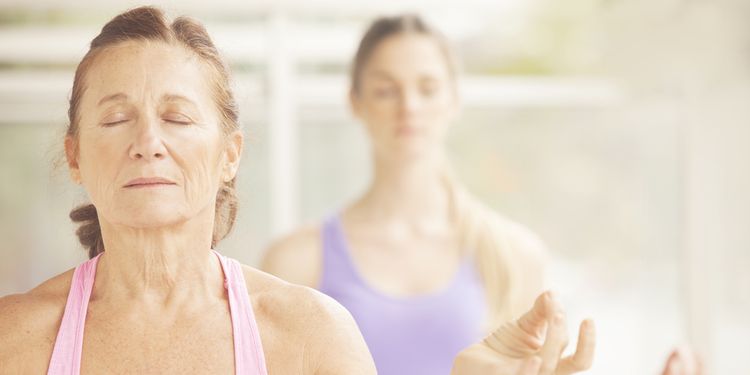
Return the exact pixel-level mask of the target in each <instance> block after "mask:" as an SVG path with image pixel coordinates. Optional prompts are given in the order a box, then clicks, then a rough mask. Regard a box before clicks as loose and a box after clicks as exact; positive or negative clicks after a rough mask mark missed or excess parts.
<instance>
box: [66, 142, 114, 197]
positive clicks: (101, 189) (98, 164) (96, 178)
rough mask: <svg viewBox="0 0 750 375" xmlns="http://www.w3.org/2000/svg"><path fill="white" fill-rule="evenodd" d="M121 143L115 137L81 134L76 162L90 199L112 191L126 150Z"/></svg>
mask: <svg viewBox="0 0 750 375" xmlns="http://www.w3.org/2000/svg"><path fill="white" fill-rule="evenodd" d="M121 143H122V142H120V141H118V139H117V138H115V137H106V136H101V135H99V134H92V135H88V136H86V135H81V139H80V143H79V159H78V162H79V167H80V170H81V179H82V182H83V185H84V187H85V188H86V190H87V192H88V193H89V195H91V196H92V199H95V200H96V198H98V197H102V198H103V197H106V196H107V195H111V194H112V193H113V191H114V186H115V185H116V180H117V173H118V171H119V170H120V164H121V162H122V160H123V155H125V152H126V151H125V150H124V149H123V146H122V144H121ZM99 200H101V199H99Z"/></svg>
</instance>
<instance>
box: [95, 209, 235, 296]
mask: <svg viewBox="0 0 750 375" xmlns="http://www.w3.org/2000/svg"><path fill="white" fill-rule="evenodd" d="M100 223H101V230H102V239H103V240H104V248H105V252H104V254H102V257H101V258H100V261H99V266H98V267H97V268H98V270H97V279H99V280H101V281H100V282H97V291H98V293H97V294H99V295H102V296H107V297H126V298H128V299H131V300H132V299H142V300H146V301H149V302H155V303H161V304H165V305H166V304H170V303H174V302H178V301H187V300H189V299H193V298H196V297H200V296H212V295H216V294H217V293H221V292H222V290H221V289H220V288H221V285H222V284H223V274H222V272H221V268H220V267H221V266H220V265H219V261H218V259H217V258H216V256H215V255H214V254H213V253H212V252H211V251H210V249H211V235H212V230H213V212H212V211H209V212H205V213H201V214H199V215H198V216H196V217H194V218H191V219H189V220H187V221H184V222H179V223H176V224H173V225H169V226H164V227H157V228H132V227H127V226H122V225H116V224H112V223H108V222H106V221H104V220H102V219H101V218H100ZM217 286H218V288H217Z"/></svg>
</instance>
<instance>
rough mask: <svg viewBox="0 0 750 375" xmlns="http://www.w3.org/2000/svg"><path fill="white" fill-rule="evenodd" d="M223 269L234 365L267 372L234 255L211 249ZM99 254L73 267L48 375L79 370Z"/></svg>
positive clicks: (246, 371)
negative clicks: (232, 338)
mask: <svg viewBox="0 0 750 375" xmlns="http://www.w3.org/2000/svg"><path fill="white" fill-rule="evenodd" d="M214 254H216V256H217V257H218V258H219V262H220V263H221V268H222V270H223V271H224V286H225V288H226V289H227V294H228V296H229V313H230V315H231V317H232V333H233V336H234V366H235V371H236V373H237V374H243V375H245V374H252V375H256V374H260V375H266V374H267V373H268V372H267V370H266V362H265V359H264V357H263V347H262V346H261V343H260V335H259V334H258V326H257V324H256V323H255V315H254V314H253V308H252V305H251V304H250V297H249V296H248V294H247V287H246V284H245V277H244V276H243V274H242V267H241V266H240V264H239V262H237V261H236V260H234V259H231V258H227V257H225V256H223V255H221V254H219V253H217V252H215V251H214ZM100 256H101V254H99V255H97V256H96V257H94V258H92V259H90V260H88V261H87V262H85V263H83V264H81V265H79V266H78V267H76V269H75V271H74V272H73V280H72V282H71V283H70V292H69V293H68V301H67V303H66V304H65V313H64V314H63V318H62V323H61V324H60V330H59V331H58V332H57V339H56V340H55V347H54V349H53V350H52V359H51V360H50V363H49V369H48V371H47V374H48V375H74V374H79V373H80V372H81V349H82V347H83V328H84V323H85V322H86V310H87V308H88V304H89V298H90V297H91V289H92V288H93V286H94V276H95V275H96V264H97V262H98V261H99V257H100Z"/></svg>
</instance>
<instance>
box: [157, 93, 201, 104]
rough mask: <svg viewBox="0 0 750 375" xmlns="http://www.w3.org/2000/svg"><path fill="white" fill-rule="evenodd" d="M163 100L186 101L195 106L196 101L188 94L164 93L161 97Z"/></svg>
mask: <svg viewBox="0 0 750 375" xmlns="http://www.w3.org/2000/svg"><path fill="white" fill-rule="evenodd" d="M161 100H162V101H165V102H186V103H188V104H191V105H193V106H195V102H194V101H192V100H190V99H189V98H188V97H186V96H182V95H177V94H164V95H163V96H162V97H161Z"/></svg>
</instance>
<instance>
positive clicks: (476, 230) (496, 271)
mask: <svg viewBox="0 0 750 375" xmlns="http://www.w3.org/2000/svg"><path fill="white" fill-rule="evenodd" d="M443 181H444V184H445V187H446V188H447V190H448V194H449V199H450V204H451V211H452V212H451V214H452V216H453V220H454V222H455V223H456V226H457V228H458V232H459V238H460V241H461V246H462V248H463V249H466V251H468V252H470V255H472V256H473V258H474V261H475V263H476V267H477V270H478V271H479V275H480V277H481V280H482V283H483V285H484V288H485V296H486V298H485V299H486V302H487V309H488V315H487V319H486V324H487V327H486V328H487V330H490V329H493V328H495V327H498V326H499V325H500V324H502V323H504V322H506V321H508V320H511V319H513V318H515V317H517V316H518V315H519V313H521V312H523V309H525V308H526V306H523V304H524V303H523V302H521V301H523V300H524V299H525V298H524V296H521V295H520V294H521V290H522V289H523V288H521V285H520V284H521V280H522V277H521V272H522V270H521V269H520V268H522V266H523V262H520V261H519V256H523V254H521V252H522V251H523V250H524V249H520V248H518V247H519V241H516V240H515V238H516V237H518V235H519V234H521V233H519V231H518V228H517V225H515V224H513V223H511V222H510V221H506V220H503V219H502V218H501V217H500V216H499V215H498V214H497V213H495V212H493V211H492V210H491V209H490V208H489V207H487V206H485V205H484V204H482V203H481V202H479V201H478V200H477V199H476V198H474V197H473V196H472V195H471V194H470V193H469V192H468V191H467V190H466V189H465V188H464V187H463V186H461V184H460V183H459V182H458V180H457V179H456V178H455V177H454V176H453V174H452V173H450V172H446V173H444V175H443ZM536 271H537V270H531V272H536Z"/></svg>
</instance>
